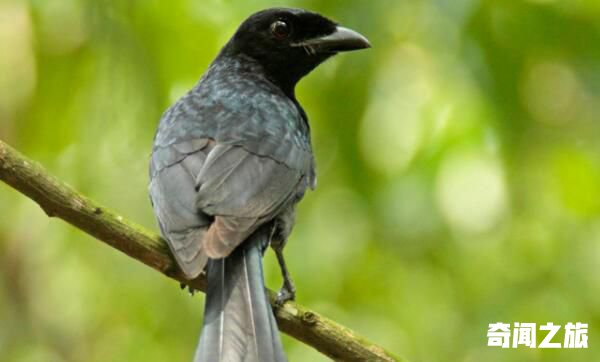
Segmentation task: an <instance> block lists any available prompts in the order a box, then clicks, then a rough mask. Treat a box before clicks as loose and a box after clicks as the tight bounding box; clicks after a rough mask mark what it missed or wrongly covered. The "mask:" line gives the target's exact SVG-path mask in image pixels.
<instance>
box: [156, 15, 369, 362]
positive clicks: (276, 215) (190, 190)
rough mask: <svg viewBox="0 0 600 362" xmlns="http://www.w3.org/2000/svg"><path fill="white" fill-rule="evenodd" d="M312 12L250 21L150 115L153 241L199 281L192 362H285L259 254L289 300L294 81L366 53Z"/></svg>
mask: <svg viewBox="0 0 600 362" xmlns="http://www.w3.org/2000/svg"><path fill="white" fill-rule="evenodd" d="M369 46H370V45H369V42H368V41H367V39H366V38H365V37H363V36H362V35H360V34H358V33H357V32H355V31H353V30H350V29H347V28H344V27H342V26H339V25H338V24H337V23H335V22H333V21H331V20H329V19H327V18H325V17H323V16H321V15H319V14H316V13H314V12H310V11H306V10H300V9H288V8H273V9H267V10H263V11H260V12H258V13H256V14H253V15H252V16H250V17H249V18H248V19H247V20H245V21H244V22H243V23H242V24H241V25H240V27H239V28H238V29H237V31H236V32H235V34H234V35H233V37H232V38H231V40H229V41H228V42H227V44H226V45H225V46H224V47H223V48H222V50H221V51H220V53H219V54H218V55H217V57H216V59H215V60H214V61H213V62H212V63H211V65H210V66H209V68H208V70H207V71H206V72H205V73H204V75H203V76H202V78H201V79H200V81H199V82H198V83H197V84H196V85H195V86H194V87H193V88H192V89H191V90H190V91H189V92H188V93H187V94H185V95H184V96H183V97H182V98H181V99H179V100H178V101H177V102H176V103H175V104H173V105H172V106H171V107H170V108H169V109H168V110H167V111H166V112H165V113H164V114H163V116H162V118H161V120H160V124H159V126H158V130H157V132H156V136H155V138H154V146H153V149H152V157H151V161H150V185H149V192H150V198H151V201H152V205H153V208H154V213H155V214H156V217H157V219H158V223H159V226H160V230H161V232H162V235H163V236H164V237H165V239H166V240H167V242H168V244H169V247H170V249H171V251H172V253H173V255H174V256H175V259H176V261H177V263H178V265H179V267H180V268H181V270H182V271H183V272H184V274H185V276H186V277H187V278H189V279H193V278H195V277H197V276H198V275H199V274H200V273H201V272H202V271H205V272H206V273H207V278H208V289H207V293H206V304H205V310H204V323H203V326H202V332H201V337H200V342H199V345H198V348H197V350H196V355H195V361H207V362H214V361H234V362H237V361H253V362H258V361H260V362H270V361H285V360H286V358H285V354H284V352H283V348H282V346H281V340H280V338H279V333H278V329H277V325H276V322H275V318H274V315H273V311H272V309H271V306H270V304H269V300H268V297H267V295H266V293H265V286H264V281H263V271H262V256H263V253H264V251H265V250H266V248H267V247H268V246H269V245H270V246H271V247H272V248H273V249H274V251H275V253H276V255H277V259H278V261H279V264H280V266H281V270H282V273H283V278H284V285H283V287H282V288H281V290H280V292H279V294H278V302H279V303H283V302H285V301H286V300H289V299H293V298H294V293H295V290H294V286H293V284H292V281H291V279H290V277H289V274H288V271H287V268H286V266H285V261H284V258H283V247H284V245H285V242H286V240H287V238H288V235H289V234H290V232H291V230H292V227H293V225H294V214H295V205H296V203H298V201H300V200H301V199H302V197H303V195H304V192H305V191H306V189H307V188H313V189H314V187H315V185H316V175H315V160H314V157H313V152H312V146H311V140H310V128H309V124H308V118H307V116H306V113H305V112H304V110H303V109H302V107H301V106H300V104H299V103H298V100H297V99H296V96H295V94H294V88H295V86H296V83H297V82H298V81H299V80H300V79H301V78H302V77H303V76H305V75H306V74H308V73H309V72H310V71H311V70H313V69H314V68H315V67H316V66H318V65H319V64H321V63H322V62H323V61H325V60H326V59H328V58H330V57H331V56H333V55H335V54H337V53H338V52H343V51H350V50H357V49H363V48H368V47H369Z"/></svg>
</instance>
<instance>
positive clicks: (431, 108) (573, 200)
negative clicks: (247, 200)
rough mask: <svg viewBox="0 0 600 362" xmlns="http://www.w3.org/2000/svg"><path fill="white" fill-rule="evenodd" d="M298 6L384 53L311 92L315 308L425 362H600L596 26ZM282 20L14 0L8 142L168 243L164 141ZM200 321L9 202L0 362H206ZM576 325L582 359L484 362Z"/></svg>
mask: <svg viewBox="0 0 600 362" xmlns="http://www.w3.org/2000/svg"><path fill="white" fill-rule="evenodd" d="M281 3H284V4H286V5H289V6H296V7H304V8H308V9H312V10H315V11H318V12H321V13H323V14H325V15H327V16H329V17H331V18H333V19H335V20H337V21H339V22H340V23H342V24H343V25H345V26H348V27H350V28H353V29H356V30H358V31H360V32H362V33H363V34H365V35H366V36H367V37H369V39H370V40H371V42H372V44H373V48H372V49H371V50H369V51H362V52H357V53H352V54H343V55H340V56H338V57H337V58H335V59H333V60H330V61H328V62H327V63H326V64H324V65H322V66H321V67H319V68H318V69H317V70H316V71H314V72H313V73H312V74H311V75H310V76H308V77H307V79H305V80H304V81H303V82H302V83H301V84H300V86H299V88H298V92H297V93H298V98H299V100H300V101H301V103H302V104H303V105H304V108H305V109H306V111H307V113H308V115H309V117H310V120H311V125H312V129H313V144H314V148H315V152H316V157H317V166H318V175H319V186H318V188H317V190H316V192H310V193H308V194H307V195H306V197H305V199H304V201H303V202H302V203H301V205H300V207H299V215H298V223H297V225H296V228H295V231H294V233H293V235H292V237H291V240H290V242H289V243H288V246H287V249H286V254H287V256H288V260H289V264H290V268H291V270H292V273H293V276H294V277H295V281H296V283H297V287H298V300H299V302H300V303H302V304H304V305H306V306H309V307H310V308H313V309H315V310H316V311H318V312H321V313H323V314H325V315H326V316H328V317H331V318H333V319H334V320H336V321H338V322H340V323H342V324H344V325H347V326H348V327H350V328H352V329H354V330H356V331H357V332H359V333H360V334H362V335H364V336H366V337H368V338H369V339H371V340H373V341H375V342H377V343H379V344H381V345H383V346H385V347H386V348H388V349H389V350H390V351H392V352H394V353H396V354H399V355H402V356H405V357H407V358H408V359H410V360H412V361H440V362H441V361H465V362H479V361H488V362H494V361H585V362H589V361H594V360H600V348H599V345H598V344H599V343H600V342H599V340H598V338H597V335H598V334H599V333H600V271H599V265H600V142H599V136H600V2H598V1H597V0H577V1H576V0H570V1H566V0H565V1H558V0H556V1H552V0H537V1H533V0H531V1H516V0H502V1H500V0H498V1H483V0H481V1H478V0H452V1H451V0H430V1H425V0H422V1H419V0H402V1H396V0H394V1H391V0H388V1H359V0H344V1H328V2H322V1H308V0H306V1H283V2H278V3H277V5H281ZM272 5H273V3H271V2H269V1H262V0H260V1H259V0H252V1H241V0H240V1H219V0H206V1H200V0H177V1H150V0H143V1H142V0H138V1H117V0H114V1H109V0H104V1H91V0H90V1H84V0H81V1H78V0H66V1H58V0H57V1H43V0H36V1H29V2H27V1H10V0H0V139H2V140H4V141H6V142H8V143H9V144H11V145H13V146H14V147H16V148H17V149H19V150H20V151H22V152H24V153H25V154H26V155H28V156H29V157H31V158H33V159H36V160H38V161H40V162H41V163H42V164H43V165H44V166H45V167H47V168H48V169H49V170H50V172H51V173H53V174H54V175H56V176H57V177H59V178H60V179H62V180H65V181H66V182H68V183H70V184H71V185H73V186H74V187H75V188H77V189H78V190H80V191H82V192H83V193H85V194H86V195H89V196H90V197H92V198H93V199H95V200H97V201H99V202H101V203H102V204H105V205H108V206H109V207H111V208H112V209H115V210H117V211H118V212H119V213H120V214H121V215H123V216H124V217H126V218H129V219H131V220H134V221H136V222H139V223H141V224H143V225H145V226H147V227H148V228H151V229H153V230H157V227H156V224H155V221H154V217H153V215H152V211H151V207H150V203H149V200H148V196H147V182H148V177H147V163H148V157H149V153H150V148H151V145H152V137H153V133H154V130H155V127H156V124H157V122H158V119H159V118H160V116H161V114H162V112H163V111H164V110H165V109H166V108H167V107H168V106H169V104H171V103H172V102H174V101H175V100H176V99H177V98H178V97H179V96H181V95H182V94H183V93H184V92H185V91H186V90H187V89H189V88H190V87H192V86H193V84H195V82H196V81H197V79H198V78H199V77H200V75H201V74H202V73H203V71H204V70H205V69H206V67H207V66H208V64H209V63H210V61H211V60H212V59H213V57H214V56H215V54H216V53H217V52H218V50H219V49H220V47H221V46H222V45H223V44H224V43H225V42H226V41H227V39H228V38H229V37H230V36H231V34H232V33H233V31H234V30H235V28H236V26H237V25H238V24H239V23H240V22H241V21H242V20H243V19H244V18H245V17H246V16H247V15H249V14H250V13H252V12H254V11H256V10H259V9H262V8H265V7H269V6H272ZM266 268H267V284H268V285H269V286H270V287H272V288H277V287H278V286H279V284H280V279H279V274H278V271H277V267H276V263H275V260H274V257H273V255H272V253H271V252H269V253H268V254H267V256H266ZM202 309H203V296H202V295H198V296H196V297H194V298H191V297H189V295H187V294H186V293H184V292H181V291H180V290H179V286H178V284H177V283H175V282H173V281H171V280H168V279H167V278H165V277H163V276H161V275H159V274H158V273H156V272H154V271H153V270H150V269H149V268H147V267H145V266H143V265H142V264H140V263H138V262H136V261H134V260H132V259H130V258H128V257H126V256H124V255H122V254H120V253H119V252H117V251H115V250H112V249H110V248H109V247H107V246H105V245H103V244H101V243H99V242H97V241H95V240H93V239H92V238H91V237H89V236H87V235H85V234H83V233H82V232H80V231H79V230H76V229H74V228H72V227H70V226H68V225H66V224H65V223H63V222H61V221H59V220H54V219H53V220H50V219H48V218H47V217H46V216H45V214H44V213H43V212H42V211H41V210H40V209H39V208H38V207H37V206H36V205H35V204H34V203H33V202H31V201H29V200H28V199H26V198H24V197H23V196H21V195H19V194H17V192H16V191H14V190H12V189H10V188H8V187H7V186H6V185H0V360H2V361H6V362H9V361H19V362H21V361H23V362H28V361H44V362H45V361H103V362H104V361H188V360H190V358H191V356H192V354H193V351H194V348H195V344H196V341H197V339H198V333H199V330H200V325H201V318H202ZM578 321H579V322H584V323H589V325H590V329H589V345H590V348H589V349H587V350H573V349H561V350H540V349H530V348H527V347H524V346H520V347H519V348H517V349H510V350H502V349H499V348H494V347H487V338H486V333H487V328H488V324H489V323H494V322H505V323H513V322H535V323H538V324H545V323H546V322H553V323H555V324H561V325H564V324H566V323H567V322H578ZM562 338H564V332H563V331H562V330H561V332H560V333H559V338H558V341H561V340H562ZM539 341H541V336H538V342H539ZM284 343H285V349H286V351H287V353H288V354H289V357H290V360H291V361H323V360H326V358H324V357H323V356H321V355H320V354H318V353H317V352H315V351H313V350H312V349H311V348H310V347H307V346H305V345H303V344H301V343H299V342H297V341H295V340H293V339H291V338H288V337H287V336H285V337H284Z"/></svg>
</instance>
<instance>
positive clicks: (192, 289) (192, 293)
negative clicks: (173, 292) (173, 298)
mask: <svg viewBox="0 0 600 362" xmlns="http://www.w3.org/2000/svg"><path fill="white" fill-rule="evenodd" d="M179 287H180V288H181V289H182V290H184V289H186V288H187V290H188V293H190V295H191V296H192V297H193V296H194V294H196V292H197V291H198V290H197V289H195V288H192V287H191V286H189V285H187V284H185V283H179Z"/></svg>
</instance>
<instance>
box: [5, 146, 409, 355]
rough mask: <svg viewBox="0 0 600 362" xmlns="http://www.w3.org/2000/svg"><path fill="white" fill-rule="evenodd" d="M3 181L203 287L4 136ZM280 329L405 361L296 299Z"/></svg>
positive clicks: (339, 350) (161, 246) (339, 348)
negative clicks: (49, 172)
mask: <svg viewBox="0 0 600 362" xmlns="http://www.w3.org/2000/svg"><path fill="white" fill-rule="evenodd" d="M0 180H2V181H4V182H5V183H6V184H8V185H10V186H12V187H13V188H15V189H16V190H18V191H20V192H21V193H22V194H24V195H25V196H27V197H29V198H30V199H32V200H33V201H35V202H36V203H37V204H38V205H39V206H40V207H41V208H42V209H43V210H44V212H45V213H46V214H47V215H48V216H50V217H58V218H61V219H63V220H64V221H66V222H68V223H69V224H71V225H73V226H75V227H77V228H79V229H81V230H83V231H85V232H86V233H88V234H90V235H92V236H94V237H95V238H96V239H98V240H100V241H103V242H104V243H106V244H108V245H110V246H112V247H113V248H115V249H118V250H120V251H122V252H123V253H125V254H127V255H129V256H130V257H132V258H134V259H137V260H139V261H141V262H142V263H144V264H146V265H148V266H150V267H152V268H154V269H156V270H158V271H159V272H161V273H163V274H164V275H166V276H168V277H170V278H173V279H175V280H178V281H179V282H182V283H185V284H188V285H190V286H191V287H193V288H195V289H198V290H201V291H204V290H205V289H206V278H205V275H200V276H199V277H198V278H196V279H195V280H193V281H188V280H186V279H185V278H184V276H183V274H182V273H181V271H180V270H179V269H178V267H177V265H176V263H175V261H174V259H173V257H172V256H171V253H170V251H169V248H168V247H167V245H166V243H165V241H164V240H163V239H161V237H160V236H158V235H157V234H154V233H152V232H150V231H148V230H145V229H144V228H142V227H141V226H139V225H136V224H135V223H132V222H130V221H128V220H125V219H124V218H123V217H121V216H119V215H118V214H116V213H114V212H112V211H110V210H109V209H107V208H105V207H104V206H101V205H99V204H97V203H96V202H94V201H92V200H90V199H88V198H87V197H85V196H83V195H81V194H80V193H78V192H77V191H75V190H74V189H73V188H71V187H70V186H68V185H67V184H65V183H64V182H61V181H59V180H58V179H56V178H55V177H53V176H51V175H50V174H48V172H47V171H46V170H45V169H44V168H43V167H41V166H40V165H38V164H37V163H35V162H33V161H31V160H29V159H27V158H26V157H24V156H23V155H21V154H20V153H19V152H17V151H16V150H14V149H13V148H11V147H10V146H8V145H7V144H5V143H4V142H2V141H0ZM269 294H270V296H271V304H272V305H273V309H274V311H275V315H276V317H277V322H278V325H279V328H280V329H281V330H282V331H283V332H285V333H287V334H288V335H290V336H292V337H294V338H296V339H297V340H299V341H302V342H304V343H306V344H307V345H309V346H312V347H313V348H315V349H317V350H318V351H320V352H321V353H323V354H325V355H327V356H328V357H330V358H332V359H334V360H336V361H401V360H400V359H399V358H398V357H396V356H393V355H392V354H390V353H389V352H387V351H386V350H384V349H383V348H382V347H379V346H377V345H375V344H373V343H371V342H369V341H367V340H366V339H364V338H362V337H360V336H358V335H357V334H356V333H354V332H353V331H352V330H350V329H348V328H346V327H344V326H342V325H340V324H338V323H336V322H334V321H332V320H330V319H327V318H325V317H323V316H321V315H319V314H318V313H316V312H313V311H311V310H309V309H308V308H305V307H303V306H301V305H299V304H296V303H294V302H288V303H286V304H285V305H283V306H282V307H277V306H275V305H274V304H273V301H274V295H275V293H274V292H273V291H271V290H269Z"/></svg>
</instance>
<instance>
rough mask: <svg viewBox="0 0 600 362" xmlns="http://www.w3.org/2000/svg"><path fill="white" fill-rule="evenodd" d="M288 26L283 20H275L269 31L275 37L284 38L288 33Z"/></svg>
mask: <svg viewBox="0 0 600 362" xmlns="http://www.w3.org/2000/svg"><path fill="white" fill-rule="evenodd" d="M290 30H291V29H290V26H289V25H288V23H286V22H285V21H283V20H277V21H276V22H274V23H273V24H271V33H272V34H273V35H275V37H276V38H277V39H285V38H287V37H288V36H289V35H290Z"/></svg>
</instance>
